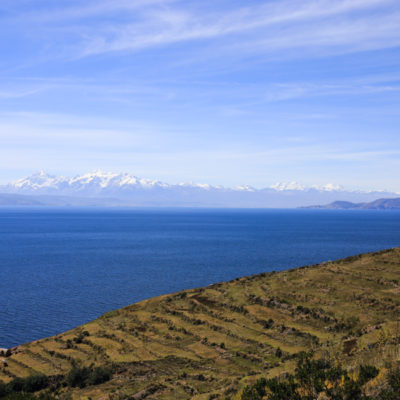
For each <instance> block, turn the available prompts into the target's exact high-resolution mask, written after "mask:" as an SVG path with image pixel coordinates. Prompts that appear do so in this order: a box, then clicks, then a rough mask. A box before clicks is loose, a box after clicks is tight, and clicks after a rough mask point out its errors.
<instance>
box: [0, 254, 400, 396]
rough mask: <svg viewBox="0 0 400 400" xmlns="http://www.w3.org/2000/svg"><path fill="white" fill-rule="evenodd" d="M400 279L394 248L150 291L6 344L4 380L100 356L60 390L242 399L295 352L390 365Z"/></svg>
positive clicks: (287, 367)
mask: <svg viewBox="0 0 400 400" xmlns="http://www.w3.org/2000/svg"><path fill="white" fill-rule="evenodd" d="M399 282H400V248H395V249H391V250H385V251H381V252H378V253H371V254H363V255H358V256H353V257H349V258H346V259H343V260H338V261H333V262H326V263H323V264H319V265H314V266H309V267H302V268H296V269H293V270H288V271H284V272H279V273H268V274H260V275H256V276H250V277H245V278H240V279H236V280H234V281H231V282H226V283H219V284H215V285H212V286H209V287H206V288H200V289H192V290H187V291H183V292H180V293H175V294H170V295H165V296H161V297H157V298H152V299H149V300H145V301H142V302H139V303H137V304H134V305H131V306H128V307H125V308H123V309H120V310H115V311H112V312H109V313H107V314H105V315H103V316H101V317H100V318H98V319H97V320H95V321H93V322H90V323H88V324H85V325H83V326H81V327H79V328H76V329H73V330H71V331H69V332H66V333H62V334H60V335H57V336H55V337H51V338H46V339H42V340H39V341H36V342H33V343H29V344H25V345H21V346H19V347H18V348H13V349H10V350H9V351H8V354H7V355H8V356H7V357H5V358H4V360H5V363H6V364H7V365H5V364H4V366H3V367H0V380H2V381H3V382H10V381H12V380H13V379H14V378H15V377H26V376H29V375H32V374H37V373H43V374H46V375H50V376H53V378H52V379H53V381H54V382H57V380H58V379H60V376H65V375H66V374H68V373H69V371H71V369H72V368H73V367H75V369H76V367H83V366H90V365H92V366H91V367H90V368H91V370H93V369H94V368H95V367H96V366H103V367H104V366H106V367H107V368H109V369H108V371H109V374H111V375H110V376H108V377H106V378H104V379H100V378H98V375H99V374H100V372H101V370H100V369H99V370H96V371H97V372H96V374H97V375H96V376H97V378H98V379H97V380H96V379H94V380H87V381H86V383H85V384H82V385H79V384H77V385H73V384H71V385H70V386H68V385H67V386H65V387H64V386H63V385H58V386H55V387H57V389H56V391H57V393H58V396H59V398H65V399H67V398H70V397H68V396H70V395H71V394H72V398H73V399H80V398H91V399H144V398H146V399H198V400H200V399H217V398H220V399H227V398H231V399H239V398H240V396H241V395H240V393H241V390H242V389H243V388H244V387H245V385H246V384H249V383H250V384H251V383H252V382H254V381H255V380H256V379H257V378H259V377H273V376H282V374H283V373H287V372H291V371H293V370H294V366H295V363H296V356H297V355H298V354H299V353H300V352H302V351H312V352H313V353H314V356H315V357H324V358H326V359H330V360H333V361H335V362H340V364H341V365H343V366H345V367H346V368H350V370H351V369H352V368H355V367H357V366H358V365H360V364H370V365H374V366H376V367H377V368H379V369H381V370H382V371H385V369H386V368H388V365H389V364H390V363H391V364H393V363H395V362H397V361H399V360H400V353H399V343H400V340H399V339H400V329H399V322H400V313H399V312H400V285H399ZM100 375H101V374H100ZM380 376H381V373H380V375H379V376H378V378H379V377H380ZM108 378H111V379H110V380H108ZM378 378H376V379H378ZM69 379H72V378H71V376H69ZM14 380H15V379H14ZM105 380H106V382H103V383H101V382H102V381H105ZM71 386H78V387H71ZM79 386H85V387H82V388H80V387H79ZM52 390H53V391H54V390H55V389H52Z"/></svg>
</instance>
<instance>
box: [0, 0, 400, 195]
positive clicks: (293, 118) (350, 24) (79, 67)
mask: <svg viewBox="0 0 400 400" xmlns="http://www.w3.org/2000/svg"><path fill="white" fill-rule="evenodd" d="M0 52H1V53H0V54H1V57H0V183H6V182H8V181H11V180H14V179H18V178H21V177H23V176H26V175H29V174H31V173H34V172H36V171H38V170H45V171H47V172H49V173H52V174H57V175H58V174H61V175H66V176H73V175H76V174H80V173H84V172H88V171H92V170H96V169H102V170H105V171H111V172H128V173H131V174H133V175H136V176H139V177H143V178H150V179H159V180H162V181H165V182H168V183H177V182H181V181H194V182H206V183H210V184H215V185H225V186H236V185H240V184H249V185H252V186H254V187H258V188H261V187H267V186H270V185H272V184H274V183H275V182H278V181H298V182H300V183H302V184H305V185H314V184H326V183H334V184H340V185H343V186H344V187H346V188H352V189H355V188H358V189H380V190H384V189H386V190H392V191H396V192H400V180H399V171H400V2H399V1H398V0H299V1H297V0H279V1H277V0H266V1H261V0H241V1H239V0H229V1H228V0H213V1H200V0H196V1H192V0H184V1H180V0H57V1H54V0H2V1H1V2H0Z"/></svg>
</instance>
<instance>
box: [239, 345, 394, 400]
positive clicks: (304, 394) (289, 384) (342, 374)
mask: <svg viewBox="0 0 400 400" xmlns="http://www.w3.org/2000/svg"><path fill="white" fill-rule="evenodd" d="M311 357H312V354H306V353H301V354H300V355H299V360H298V362H297V366H296V369H295V371H294V374H287V375H286V376H285V377H283V378H276V377H275V378H272V379H265V378H260V379H258V380H257V382H256V383H254V384H253V385H251V386H246V387H245V388H244V390H243V392H242V395H241V400H262V399H268V400H313V399H320V398H324V399H333V400H369V399H372V397H371V396H368V395H367V394H366V390H367V389H366V387H365V386H366V384H367V383H368V382H369V381H371V380H372V379H373V378H375V377H376V376H377V375H378V373H379V371H378V369H377V368H375V367H374V366H370V365H360V366H359V368H358V374H357V376H356V377H351V376H350V375H349V372H348V371H347V370H346V369H344V368H342V367H341V366H340V365H333V364H332V363H331V362H329V361H326V360H324V359H317V360H313V359H312V358H311ZM397 374H398V372H397V371H395V372H392V373H391V375H390V376H389V377H388V379H387V384H388V385H387V386H388V387H389V388H390V389H389V391H390V394H391V395H400V392H398V390H397V388H396V387H395V386H393V385H392V384H391V382H392V380H391V377H392V376H397ZM399 377H400V375H399ZM388 393H389V392H388V391H387V389H382V390H381V392H380V393H378V394H377V396H374V398H376V399H384V398H386V397H385V396H387V394H388ZM390 398H392V399H397V398H399V397H390Z"/></svg>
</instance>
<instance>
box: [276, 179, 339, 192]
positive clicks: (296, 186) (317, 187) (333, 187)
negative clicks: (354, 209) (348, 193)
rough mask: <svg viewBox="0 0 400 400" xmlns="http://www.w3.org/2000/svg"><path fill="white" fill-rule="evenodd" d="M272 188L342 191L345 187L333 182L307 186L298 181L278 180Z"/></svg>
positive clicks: (281, 189)
mask: <svg viewBox="0 0 400 400" xmlns="http://www.w3.org/2000/svg"><path fill="white" fill-rule="evenodd" d="M270 188H271V189H274V190H277V191H279V192H281V191H284V190H301V191H305V190H310V189H315V190H318V191H321V192H342V191H344V188H343V187H342V186H340V185H335V184H333V183H327V184H325V185H312V186H305V185H302V184H301V183H298V182H295V181H293V182H278V183H275V184H274V185H272V186H270Z"/></svg>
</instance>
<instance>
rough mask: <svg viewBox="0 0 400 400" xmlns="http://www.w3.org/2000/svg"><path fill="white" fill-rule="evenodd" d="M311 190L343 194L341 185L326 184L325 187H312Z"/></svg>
mask: <svg viewBox="0 0 400 400" xmlns="http://www.w3.org/2000/svg"><path fill="white" fill-rule="evenodd" d="M312 188H313V189H317V190H322V191H325V192H343V191H344V188H343V186H341V185H335V184H333V183H327V184H326V185H320V186H318V185H314V186H312Z"/></svg>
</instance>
